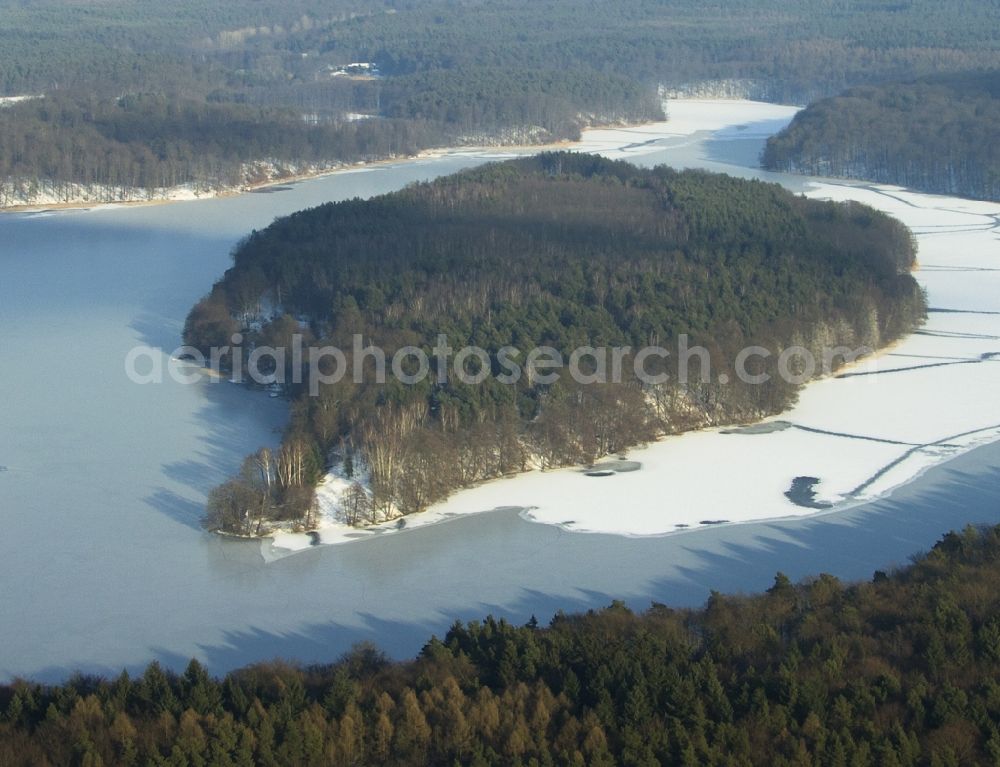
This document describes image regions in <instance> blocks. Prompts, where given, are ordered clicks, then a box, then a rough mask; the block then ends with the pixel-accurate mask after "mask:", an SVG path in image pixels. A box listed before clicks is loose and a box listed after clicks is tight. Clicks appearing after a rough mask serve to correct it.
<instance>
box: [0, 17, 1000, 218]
mask: <svg viewBox="0 0 1000 767" xmlns="http://www.w3.org/2000/svg"><path fill="white" fill-rule="evenodd" d="M0 14H2V18H3V21H4V23H3V28H2V29H0V96H3V95H10V96H18V95H44V96H45V97H46V100H48V99H52V100H53V102H54V103H53V104H52V105H51V106H49V107H41V106H39V105H38V104H24V103H21V104H17V105H13V106H6V107H0V130H2V131H3V132H2V134H0V135H3V136H4V141H3V142H0V144H6V143H7V137H8V136H10V137H11V140H10V146H3V147H2V151H0V188H2V189H6V190H7V191H6V196H7V197H8V198H9V199H10V200H15V199H17V198H19V197H24V196H25V195H26V194H30V193H31V192H32V191H34V190H37V189H38V188H39V184H42V183H44V182H60V183H61V184H62V185H63V186H62V187H61V189H62V191H61V192H59V188H58V187H57V189H56V192H57V194H59V193H61V194H64V195H66V196H71V195H73V194H76V193H77V192H76V190H74V189H73V188H72V187H70V186H69V185H70V184H71V183H73V184H89V185H95V186H98V187H104V188H105V189H106V194H107V195H109V196H112V197H114V196H115V195H120V194H121V193H122V188H124V187H125V186H127V185H130V184H138V185H140V187H141V188H144V189H146V190H149V191H154V190H155V189H156V186H157V185H158V184H159V183H160V182H170V181H174V180H176V181H178V182H180V183H200V184H203V185H207V186H215V185H228V184H230V183H231V182H232V180H233V178H236V177H239V178H240V180H241V181H242V182H244V183H246V182H250V181H252V180H253V178H252V174H253V170H252V169H250V170H249V171H248V170H247V168H245V167H244V164H245V163H252V162H255V161H272V162H273V163H275V162H276V163H277V164H278V165H280V166H282V167H283V168H285V169H286V170H289V171H290V168H291V164H292V163H299V164H303V163H315V164H318V165H320V166H330V165H333V164H336V163H338V162H350V161H353V160H356V159H368V158H372V157H384V156H387V155H390V154H405V153H409V152H412V151H414V149H415V148H426V147H429V146H440V145H444V144H455V143H463V142H464V143H470V142H472V143H497V142H503V143H510V142H520V143H538V142H543V141H547V140H553V139H562V138H572V137H574V136H576V135H577V134H578V132H579V130H580V129H581V127H583V126H586V125H588V124H594V123H616V122H636V121H642V120H649V119H653V118H658V117H661V116H662V112H661V106H660V99H659V95H658V89H659V87H660V86H664V87H667V88H680V89H683V88H685V87H689V86H695V85H699V84H704V83H706V82H708V83H715V84H716V85H715V86H713V87H717V88H720V89H725V92H727V93H732V92H733V88H735V89H736V90H737V91H738V92H742V93H744V94H749V95H753V96H754V97H757V98H763V99H768V100H775V101H784V102H794V103H805V102H806V101H809V100H812V99H814V98H817V97H821V96H829V95H832V94H835V93H837V92H840V91H841V90H843V89H844V88H845V87H849V86H856V85H862V84H877V83H882V82H885V81H888V80H892V79H900V78H903V77H911V76H914V75H921V74H929V73H933V72H942V71H961V70H970V69H976V68H984V67H994V68H995V67H998V66H1000V40H998V39H997V37H996V35H994V34H993V30H995V29H997V28H1000V7H998V6H997V5H996V3H992V2H988V1H987V0H976V1H975V2H961V3H960V2H958V1H957V0H949V1H947V2H932V0H907V1H906V2H897V1H896V0H865V1H864V2H829V0H804V2H799V3H793V4H789V3H787V2H779V0H732V1H731V2H726V3H725V4H723V5H721V6H720V5H706V4H705V3H703V2H699V1H698V0H678V2H672V3H670V4H667V5H664V4H663V3H662V2H659V1H658V0H638V1H637V2H632V3H628V4H626V5H625V6H622V5H621V4H610V3H602V2H596V0H545V1H544V2H536V1H532V2H528V0H499V1H498V2H493V1H492V0H491V1H490V2H486V0H459V1H457V2H456V1H455V0H420V2H415V1H413V0H290V1H289V2H284V3H279V2H276V1H275V0H220V1H219V2H214V3H212V8H211V9H206V8H205V7H204V3H201V2H195V0H173V1H172V2H170V3H161V4H151V3H146V2H140V0H110V1H109V2H102V3H79V2H73V1H72V0H37V1H36V2H31V3H24V2H18V1H17V0H0ZM358 62H360V63H371V64H374V65H375V66H376V70H374V71H367V70H365V71H353V70H349V69H347V67H348V65H350V64H352V63H358ZM727 83H728V84H727ZM720 92H721V91H720ZM161 105H162V106H161ZM164 110H165V111H167V112H168V113H169V114H171V115H173V117H172V118H171V119H162V116H161V112H162V111H164ZM137 116H138V117H139V118H140V119H136V117H137ZM147 118H148V119H147ZM359 118H360V119H363V120H364V121H365V122H366V124H365V125H363V126H359V125H357V124H356V123H357V122H358V120H359ZM295 120H301V121H302V122H303V123H304V124H305V126H312V127H311V128H310V129H308V130H307V129H305V128H304V127H303V126H298V127H294V128H293V127H292V126H291V122H294V121H295ZM383 120H387V121H403V122H404V125H402V126H400V125H376V124H374V123H375V122H378V121H383ZM230 121H232V122H230ZM123 124H124V125H125V126H127V130H123V129H120V126H121V125H123ZM230 126H232V132H233V134H234V135H233V137H232V138H233V139H235V140H234V141H222V142H220V141H218V140H217V137H218V136H219V134H221V133H223V132H225V131H226V130H227V129H229V128H230ZM202 131H204V132H205V133H207V134H208V136H207V139H206V140H200V138H199V137H198V135H197V134H198V133H200V132H202ZM338 133H343V134H344V135H343V136H338V135H337V134H338ZM27 137H30V138H31V141H28V140H27ZM234 150H235V151H234ZM32 185H34V186H32ZM49 188H50V189H51V185H50V187H49ZM2 204H5V203H4V201H3V200H0V205H2Z"/></svg>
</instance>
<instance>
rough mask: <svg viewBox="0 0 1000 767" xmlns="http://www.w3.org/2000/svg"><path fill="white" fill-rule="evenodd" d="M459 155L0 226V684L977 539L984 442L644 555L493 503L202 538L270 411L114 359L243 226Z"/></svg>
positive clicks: (262, 436)
mask: <svg viewBox="0 0 1000 767" xmlns="http://www.w3.org/2000/svg"><path fill="white" fill-rule="evenodd" d="M757 151H759V142H757V143H756V144H755V143H753V142H726V143H725V145H723V143H722V142H718V143H717V144H713V142H708V143H707V144H704V145H702V146H701V147H696V148H693V149H692V148H690V147H689V148H686V149H684V150H683V151H682V152H681V151H678V152H671V151H668V150H664V151H663V152H661V153H657V154H653V155H645V156H643V157H641V158H638V159H639V161H641V162H643V163H645V164H649V163H651V162H663V161H673V162H675V163H678V164H682V165H708V166H710V167H712V168H713V169H729V170H731V171H735V170H736V168H735V166H732V165H729V164H727V163H742V164H743V165H751V164H752V162H753V158H754V157H755V154H756V152H757ZM478 162H482V158H479V157H474V156H468V155H452V156H446V157H442V158H436V159H427V160H421V161H418V162H409V163H399V164H393V165H384V166H379V167H377V168H374V169H371V170H367V171H364V172H357V173H347V174H341V175H336V176H331V177H327V178H324V179H317V180H314V181H310V182H306V183H301V184H296V185H294V186H293V187H292V189H291V190H289V191H284V192H277V193H273V194H248V195H242V196H238V197H231V198H226V199H218V200H206V201H198V202H191V203H178V204H173V205H164V206H151V207H139V208H117V209H111V210H108V209H105V210H99V211H89V212H80V211H75V212H59V213H52V214H42V215H37V214H36V215H30V214H10V215H5V216H2V217H0V333H2V336H0V338H2V339H3V340H2V344H3V345H2V350H3V355H2V364H0V467H4V468H3V469H2V470H0V551H2V555H0V648H2V651H0V678H9V677H12V676H17V675H20V676H31V677H35V678H39V679H43V680H52V679H59V678H63V677H65V676H66V675H68V674H69V673H71V672H72V671H74V670H84V671H96V672H110V673H114V672H117V671H118V670H120V669H121V668H123V667H127V668H129V669H135V668H138V667H141V666H143V665H145V664H146V663H148V662H149V661H151V660H154V659H157V660H160V661H161V662H164V663H166V664H168V665H170V666H172V667H180V666H182V665H183V664H185V663H186V662H187V660H188V659H189V658H190V657H192V656H197V657H199V658H201V659H202V660H204V661H206V662H207V663H208V665H209V666H210V668H211V669H212V670H213V671H216V672H222V671H225V670H227V669H230V668H233V667H235V666H239V665H242V664H245V663H248V662H251V661H255V660H260V659H267V658H273V657H277V656H280V657H287V658H292V659H296V660H300V661H303V662H315V661H328V660H332V659H335V658H336V657H337V656H338V655H340V654H341V653H342V652H344V651H345V650H346V649H348V648H349V647H350V645H351V644H352V643H354V642H356V641H359V640H364V639H367V640H372V641H374V642H376V643H377V644H379V645H381V646H382V647H383V648H384V649H386V650H387V651H389V652H390V653H392V654H394V655H397V656H405V655H409V654H412V653H414V652H415V651H417V650H418V649H419V648H420V646H421V645H422V643H423V642H424V641H426V639H427V638H428V637H429V636H430V635H431V634H432V633H437V634H441V633H443V632H444V631H445V630H447V627H448V626H449V625H450V624H451V623H452V622H453V621H454V620H456V619H462V620H467V619H473V618H479V617H482V616H484V615H485V614H487V613H493V614H495V615H503V616H506V617H508V618H510V619H512V620H514V621H525V620H527V619H528V618H529V617H530V616H531V615H532V614H534V615H537V616H538V617H539V618H540V619H542V620H546V619H548V618H549V617H550V616H551V615H552V614H553V613H554V612H555V611H557V610H566V611H572V610H579V609H584V608H590V607H599V606H602V605H605V604H607V603H608V602H610V601H611V600H612V599H625V600H626V601H627V602H629V603H630V604H632V605H633V606H635V607H637V608H642V607H645V606H647V605H648V604H649V603H650V602H651V601H654V600H655V601H660V602H665V603H668V604H671V605H696V604H699V603H701V602H702V601H703V600H704V599H705V597H706V596H707V594H708V592H709V590H711V589H716V590H721V591H748V590H756V589H761V588H764V587H766V586H767V585H769V583H770V582H771V580H772V578H773V575H774V573H775V571H777V570H781V571H783V572H785V573H786V574H788V575H789V576H790V577H792V578H800V577H804V576H806V575H809V574H814V573H816V572H818V571H826V572H830V573H833V574H835V575H838V576H840V577H843V578H863V577H869V576H870V575H871V573H872V571H873V570H874V569H876V568H886V567H891V566H893V565H895V564H903V563H905V562H906V561H907V560H908V558H909V557H910V555H912V554H913V553H915V552H917V551H919V550H923V549H927V548H929V547H930V546H931V545H932V544H933V543H934V541H935V540H936V539H937V538H938V537H939V536H940V535H941V533H943V532H945V531H947V530H949V529H952V528H955V527H961V526H962V525H964V524H966V523H970V522H973V523H986V522H1000V444H995V445H991V446H987V447H984V448H981V449H979V450H977V451H975V452H973V453H969V454H967V455H965V456H962V457H960V458H958V459H956V460H954V461H952V462H951V463H948V464H946V465H944V466H942V467H939V468H937V469H934V470H932V471H930V472H928V473H927V474H926V475H924V476H923V477H922V478H920V479H918V480H917V481H915V482H913V483H911V484H910V485H908V486H906V487H904V488H902V489H900V490H899V491H897V492H896V493H894V494H893V495H892V496H891V497H890V498H887V499H884V500H881V501H878V502H875V503H871V504H868V505H866V506H861V507H857V508H855V509H852V510H849V511H845V512H839V513H833V514H828V515H825V516H819V517H814V518H807V519H798V520H792V521H780V522H770V523H760V524H747V525H738V526H727V527H718V528H712V529H706V530H698V531H692V532H689V533H684V534H680V535H673V536H668V537H663V538H646V539H639V538H624V537H616V536H605V535H585V534H572V533H567V532H564V531H562V530H560V529H558V528H553V527H546V526H542V525H536V524H532V523H529V522H525V521H523V520H522V519H521V518H520V517H519V516H518V512H517V511H516V510H504V511H497V512H494V513H490V514H482V515H478V516H474V517H466V518H462V519H458V520H455V521H452V522H448V523H444V524H441V525H437V526H432V527H428V528H424V529H419V530H414V531H412V532H408V533H406V534H403V535H397V536H391V537H387V538H383V539H378V538H374V539H369V540H366V541H362V542H358V543H354V544H350V545H347V546H336V547H323V548H317V549H313V550H310V551H307V552H304V553H302V554H298V555H295V556H290V557H287V558H284V559H281V560H279V561H276V562H272V563H270V564H266V563H265V562H264V559H263V558H262V556H261V554H260V546H259V544H255V543H246V542H239V541H230V540H223V539H221V538H217V537H214V536H211V535H208V534H206V533H204V532H202V531H201V530H200V528H199V524H198V523H199V517H200V515H201V509H202V504H203V502H204V497H205V493H206V492H207V491H208V489H210V488H211V487H212V486H213V485H215V484H217V483H218V482H220V481H221V480H222V479H223V478H224V477H225V476H226V475H228V474H230V473H232V472H233V471H235V470H236V469H237V468H238V466H239V463H240V461H241V459H242V457H243V455H244V454H246V453H247V452H249V451H251V450H253V449H255V448H256V447H257V446H259V445H261V444H265V443H269V442H270V443H273V442H275V441H276V440H277V439H278V438H279V436H280V430H281V428H282V426H283V424H284V422H285V419H286V415H287V411H286V404H285V403H283V402H282V401H281V400H278V399H270V398H268V397H266V396H263V395H261V394H259V393H254V392H250V391H247V390H244V389H242V388H240V387H237V386H234V385H231V384H228V383H220V384H213V383H207V382H206V383H202V384H199V385H196V386H183V385H180V384H177V383H172V382H170V381H169V379H168V380H167V382H165V383H163V384H161V385H148V386H140V385H137V384H134V383H132V382H130V381H129V380H128V378H127V377H126V375H125V371H124V359H125V355H126V353H127V352H128V350H129V349H130V348H131V347H133V346H135V345H136V344H148V345H149V346H151V347H153V348H156V349H159V350H161V351H162V352H163V353H164V354H166V353H168V352H169V351H170V350H172V349H173V348H175V347H176V346H177V345H178V344H179V343H180V333H181V328H182V324H183V319H184V316H185V314H186V312H187V310H188V309H189V308H190V306H191V305H192V304H193V303H194V302H195V301H196V300H197V299H198V298H199V297H200V296H201V295H203V294H204V293H205V292H207V290H208V289H209V287H210V286H211V284H212V282H213V281H214V280H215V279H217V278H218V277H219V276H220V275H221V274H222V272H223V271H224V270H225V269H226V268H227V266H228V264H229V256H228V254H229V251H230V250H231V248H232V246H233V244H234V243H235V242H236V241H237V240H238V239H239V237H241V236H242V235H244V234H245V233H246V232H248V231H249V230H250V229H252V228H255V227H256V228H260V227H263V226H265V225H267V223H269V221H271V220H272V219H273V218H274V217H276V216H279V215H283V214H286V213H289V212H292V211H294V210H298V209H301V208H303V207H308V206H311V205H315V204H319V203H321V202H323V201H326V200H333V199H343V198H347V197H354V196H368V195H372V194H377V193H381V192H386V191H390V190H392V189H396V188H399V187H401V186H402V185H404V184H406V183H410V182H412V181H416V180H420V179H427V178H431V177H433V176H436V175H440V174H443V173H448V172H452V171H454V170H457V169H459V168H461V167H465V166H468V165H472V164H475V163H478ZM740 172H743V173H748V174H754V175H758V174H757V173H756V172H754V171H749V170H746V169H744V170H742V171H740ZM788 183H789V184H790V185H792V186H793V187H795V188H800V186H801V183H802V181H801V179H788ZM724 472H725V467H720V474H722V475H724ZM720 516H722V517H724V516H725V514H724V511H723V510H720Z"/></svg>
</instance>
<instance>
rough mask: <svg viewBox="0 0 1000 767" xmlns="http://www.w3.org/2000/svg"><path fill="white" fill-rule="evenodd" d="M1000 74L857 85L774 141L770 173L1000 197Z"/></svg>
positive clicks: (812, 109) (811, 110) (818, 105)
mask: <svg viewBox="0 0 1000 767" xmlns="http://www.w3.org/2000/svg"><path fill="white" fill-rule="evenodd" d="M997 125H1000V71H993V72H988V73H975V74H963V75H938V76H934V77H927V78H923V79H919V80H911V81H908V82H900V83H890V84H886V85H879V86H863V87H859V88H852V89H850V90H848V91H846V92H845V93H843V94H842V95H840V96H836V97H834V98H829V99H823V100H821V101H817V102H815V103H814V104H811V105H810V106H809V107H808V108H806V109H805V110H803V111H802V112H799V113H798V114H797V115H796V116H795V119H794V120H792V122H791V124H790V125H789V126H788V127H787V128H785V129H784V130H783V131H781V133H779V134H777V135H776V136H772V137H771V138H770V139H768V142H767V147H766V148H765V150H764V154H763V158H762V163H763V165H764V167H765V168H768V169H770V170H777V171H785V172H793V173H805V174H807V175H810V176H834V177H839V178H856V179H865V180H868V181H875V182H878V183H880V184H894V185H898V186H905V187H908V188H910V189H917V190H920V191H924V192H932V193H935V194H947V195H957V196H959V197H971V198H974V199H979V200H1000V141H998V133H997Z"/></svg>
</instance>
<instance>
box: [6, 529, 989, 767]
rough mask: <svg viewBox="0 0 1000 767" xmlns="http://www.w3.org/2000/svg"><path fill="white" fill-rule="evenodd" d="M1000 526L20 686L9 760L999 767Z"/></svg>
mask: <svg viewBox="0 0 1000 767" xmlns="http://www.w3.org/2000/svg"><path fill="white" fill-rule="evenodd" d="M998 616H1000V528H992V529H984V530H976V529H972V528H968V529H966V530H964V531H963V532H961V533H949V534H948V535H946V536H944V538H943V539H942V540H941V541H940V542H939V543H938V544H937V545H936V546H935V547H934V548H933V549H932V550H931V551H930V552H929V553H927V554H926V555H923V556H919V557H916V558H915V560H914V562H913V564H912V565H911V566H909V567H906V568H903V569H901V570H898V571H896V572H893V573H889V574H887V573H885V572H877V573H875V576H874V578H873V579H872V580H871V581H869V582H864V583H857V584H845V583H842V582H841V581H840V580H838V579H837V578H835V577H832V576H830V575H819V576H817V577H814V578H809V579H807V580H804V581H803V582H801V583H799V584H793V583H792V582H791V581H790V580H789V579H788V578H787V577H785V576H784V575H782V574H781V573H778V574H777V575H776V577H775V580H774V585H773V586H772V587H771V588H770V589H768V590H767V592H766V593H765V594H759V595H756V596H741V595H722V594H718V593H714V592H713V593H712V595H711V596H710V598H709V599H708V601H707V603H706V604H705V606H704V607H703V608H702V609H696V610H687V609H671V608H669V607H666V606H664V605H659V604H654V605H653V606H652V607H651V608H650V609H649V610H648V611H646V612H645V613H643V614H636V613H633V612H632V611H631V610H629V609H628V608H627V607H626V606H625V605H624V604H622V603H614V604H612V605H611V606H610V607H609V608H607V609H605V610H601V611H597V612H589V613H587V614H585V615H565V614H561V613H560V614H558V615H556V617H555V618H554V619H553V620H552V622H551V624H550V625H549V626H548V627H547V628H543V627H540V626H539V625H538V624H537V622H536V621H534V620H532V621H530V622H529V623H528V624H527V625H525V626H515V625H512V624H510V623H508V622H507V621H505V620H503V619H500V620H497V619H495V618H493V617H489V618H486V619H485V620H483V621H479V622H472V623H468V624H462V623H455V624H454V625H453V626H452V628H451V629H450V630H449V631H448V632H447V634H445V636H444V637H442V638H440V639H438V638H433V639H431V640H430V641H429V642H428V643H427V645H426V646H425V647H424V648H423V651H422V652H421V653H420V655H419V657H418V658H416V659H414V660H411V661H407V662H404V663H396V662H391V661H390V660H388V659H387V658H386V657H385V656H384V655H383V654H382V653H380V652H379V651H378V650H377V649H376V648H374V647H371V646H359V647H357V648H356V649H355V650H353V651H352V652H350V653H349V654H347V655H346V656H344V657H343V658H342V659H341V660H340V661H339V662H337V663H334V664H332V665H324V666H309V667H305V668H303V667H297V666H293V665H289V664H285V663H279V662H274V663H262V664H257V665H254V666H249V667H247V668H243V669H240V670H238V671H234V672H232V673H230V674H228V675H227V676H226V677H225V678H224V679H221V680H220V679H214V678H212V677H211V676H210V675H209V674H208V673H207V672H206V670H205V668H204V667H203V666H202V665H201V664H199V663H198V662H197V661H192V662H191V663H190V664H189V665H188V667H187V669H186V670H185V671H184V672H183V673H182V674H175V673H172V672H169V671H166V670H164V669H163V668H162V667H161V666H159V665H158V664H156V663H154V664H152V665H150V666H149V667H148V668H147V669H146V670H145V672H144V673H142V674H141V675H139V676H135V677H133V676H130V675H129V674H127V673H122V674H121V675H120V676H119V677H118V678H117V679H100V678H95V677H89V676H76V677H74V678H72V679H70V680H69V681H67V682H66V683H65V684H62V685H57V686H43V685H39V684H33V683H29V682H24V681H17V682H15V683H13V684H10V685H7V686H4V687H0V764H4V765H10V766H11V767H19V766H20V765H33V766H34V767H45V766H46V765H98V764H103V765H136V764H171V765H178V767H184V766H186V765H204V764H211V765H232V767H249V765H282V767H296V766H297V765H304V766H305V765H327V766H329V767H341V766H343V767H348V766H349V765H350V766H353V765H380V766H381V765H391V766H398V767H409V766H411V765H412V766H413V767H424V766H425V765H442V767H450V766H451V765H456V764H458V765H470V766H474V767H485V766H486V765H495V764H504V765H511V767H521V766H523V767H528V766H529V765H572V766H573V767H577V766H579V767H582V766H583V765H590V766H591V767H594V766H600V767H611V765H634V766H636V767H653V766H654V765H660V764H678V765H731V764H738V765H768V766H769V767H770V766H773V767H786V766H787V767H792V766H793V765H794V766H796V767H801V766H802V765H817V766H820V765H822V766H823V767H826V765H858V766H859V767H875V766H876V765H878V766H879V767H897V766H898V767H913V766H916V765H969V764H992V763H995V762H996V761H997V759H998V757H1000V682H998V678H1000V618H998Z"/></svg>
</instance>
